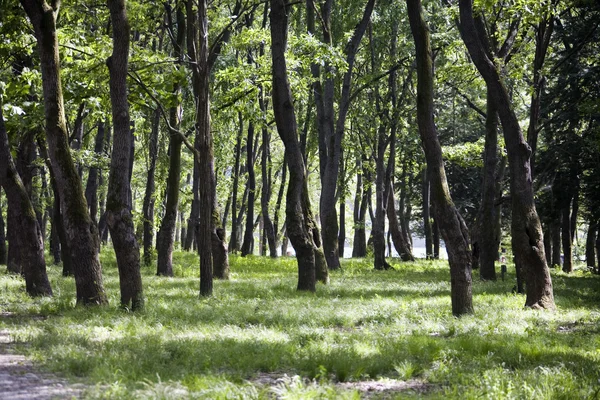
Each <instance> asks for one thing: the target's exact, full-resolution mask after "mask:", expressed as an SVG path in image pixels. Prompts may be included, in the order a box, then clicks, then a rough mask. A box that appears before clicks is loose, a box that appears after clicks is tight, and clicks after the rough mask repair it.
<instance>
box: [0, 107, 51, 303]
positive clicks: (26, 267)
mask: <svg viewBox="0 0 600 400" xmlns="http://www.w3.org/2000/svg"><path fill="white" fill-rule="evenodd" d="M0 186H2V187H3V188H4V191H5V192H6V197H7V200H8V205H9V207H10V208H11V209H12V212H14V213H15V214H16V215H18V218H16V219H15V223H16V226H15V230H14V231H13V233H14V235H15V236H14V238H13V240H11V243H10V245H11V246H15V248H16V249H17V251H18V252H19V253H20V257H19V261H20V266H21V270H22V273H23V275H24V276H25V287H26V290H27V293H28V294H29V295H30V296H52V288H51V287H50V282H49V281H48V275H47V274H46V261H45V259H44V237H43V236H42V231H41V229H40V226H39V224H38V221H37V218H36V215H35V211H34V210H33V206H32V205H31V200H30V199H29V196H28V194H27V191H26V190H25V186H24V185H23V182H22V181H21V177H20V176H19V174H18V172H17V169H16V167H15V164H14V161H13V158H12V155H11V154H10V147H9V143H8V134H7V133H6V127H5V125H4V116H3V113H2V103H1V102H0ZM2 230H4V227H2Z"/></svg>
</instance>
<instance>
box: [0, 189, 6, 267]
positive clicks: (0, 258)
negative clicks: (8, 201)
mask: <svg viewBox="0 0 600 400" xmlns="http://www.w3.org/2000/svg"><path fill="white" fill-rule="evenodd" d="M4 209H5V207H4V204H3V203H2V190H0V265H6V256H7V252H6V233H5V232H6V231H5V227H4V217H3V215H2V213H3V212H4Z"/></svg>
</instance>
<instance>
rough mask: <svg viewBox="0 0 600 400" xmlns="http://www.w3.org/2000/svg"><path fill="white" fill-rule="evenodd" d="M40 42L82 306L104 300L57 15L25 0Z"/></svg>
mask: <svg viewBox="0 0 600 400" xmlns="http://www.w3.org/2000/svg"><path fill="white" fill-rule="evenodd" d="M21 4H22V5H23V8H24V9H25V11H26V13H27V15H28V16H29V19H30V21H31V23H32V24H33V27H34V32H35V36H36V39H37V43H38V51H39V55H40V62H41V63H40V64H41V71H42V86H43V92H44V110H45V120H46V136H47V139H48V148H49V155H50V161H51V163H52V170H53V172H54V176H55V179H56V183H57V187H58V190H59V193H60V201H61V209H62V210H63V222H64V226H65V231H66V233H67V236H68V240H69V243H70V245H69V250H70V252H71V260H72V262H73V272H74V274H75V285H76V292H77V303H78V304H106V303H107V298H106V294H105V292H104V286H103V283H102V268H101V265H100V259H99V257H98V251H99V247H100V246H99V243H98V232H97V229H96V226H95V225H94V223H93V222H92V220H91V218H90V215H89V212H88V210H87V203H86V201H85V197H84V193H83V188H82V185H81V180H80V179H79V175H78V173H77V170H76V169H75V166H74V164H73V160H72V159H71V155H70V150H69V143H68V139H69V138H68V136H67V128H66V121H65V115H64V104H63V96H62V88H61V81H60V73H59V57H58V37H57V34H56V16H57V12H58V10H57V9H55V8H53V7H51V6H50V5H48V4H47V3H46V2H45V1H35V0H21Z"/></svg>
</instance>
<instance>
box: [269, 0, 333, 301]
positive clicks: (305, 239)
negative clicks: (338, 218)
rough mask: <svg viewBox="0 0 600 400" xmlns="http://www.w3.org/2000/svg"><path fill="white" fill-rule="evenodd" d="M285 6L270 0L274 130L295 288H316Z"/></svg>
mask: <svg viewBox="0 0 600 400" xmlns="http://www.w3.org/2000/svg"><path fill="white" fill-rule="evenodd" d="M287 5H288V3H287V0H271V14H270V19H271V55H272V61H273V67H272V74H273V111H274V114H275V122H276V124H277V131H278V132H279V136H280V137H281V139H282V141H283V143H284V146H285V157H286V160H287V163H288V167H289V172H290V178H289V184H288V192H287V197H286V229H287V233H288V236H289V238H290V240H291V242H292V245H293V246H294V249H295V250H296V259H297V261H298V290H306V291H315V289H316V287H315V285H316V264H315V250H316V246H315V243H314V242H313V238H314V236H313V227H314V226H315V222H314V220H313V219H312V214H311V212H310V202H309V198H308V186H307V179H306V169H305V166H304V160H303V157H302V152H301V151H300V144H299V143H298V134H297V124H296V115H295V112H294V103H293V100H292V93H291V90H290V84H289V81H288V75H287V66H286V61H285V49H286V46H287V25H288V18H287V10H286V8H287ZM325 271H326V270H325Z"/></svg>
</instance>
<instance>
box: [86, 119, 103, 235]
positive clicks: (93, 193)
mask: <svg viewBox="0 0 600 400" xmlns="http://www.w3.org/2000/svg"><path fill="white" fill-rule="evenodd" d="M103 152H104V122H103V121H100V122H99V123H98V133H97V134H96V140H95V143H94V153H96V156H101V155H102V153H103ZM98 172H99V168H97V167H91V168H90V171H89V173H88V180H87V184H86V186H85V199H86V201H87V205H88V210H89V212H90V218H92V221H94V224H98Z"/></svg>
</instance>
